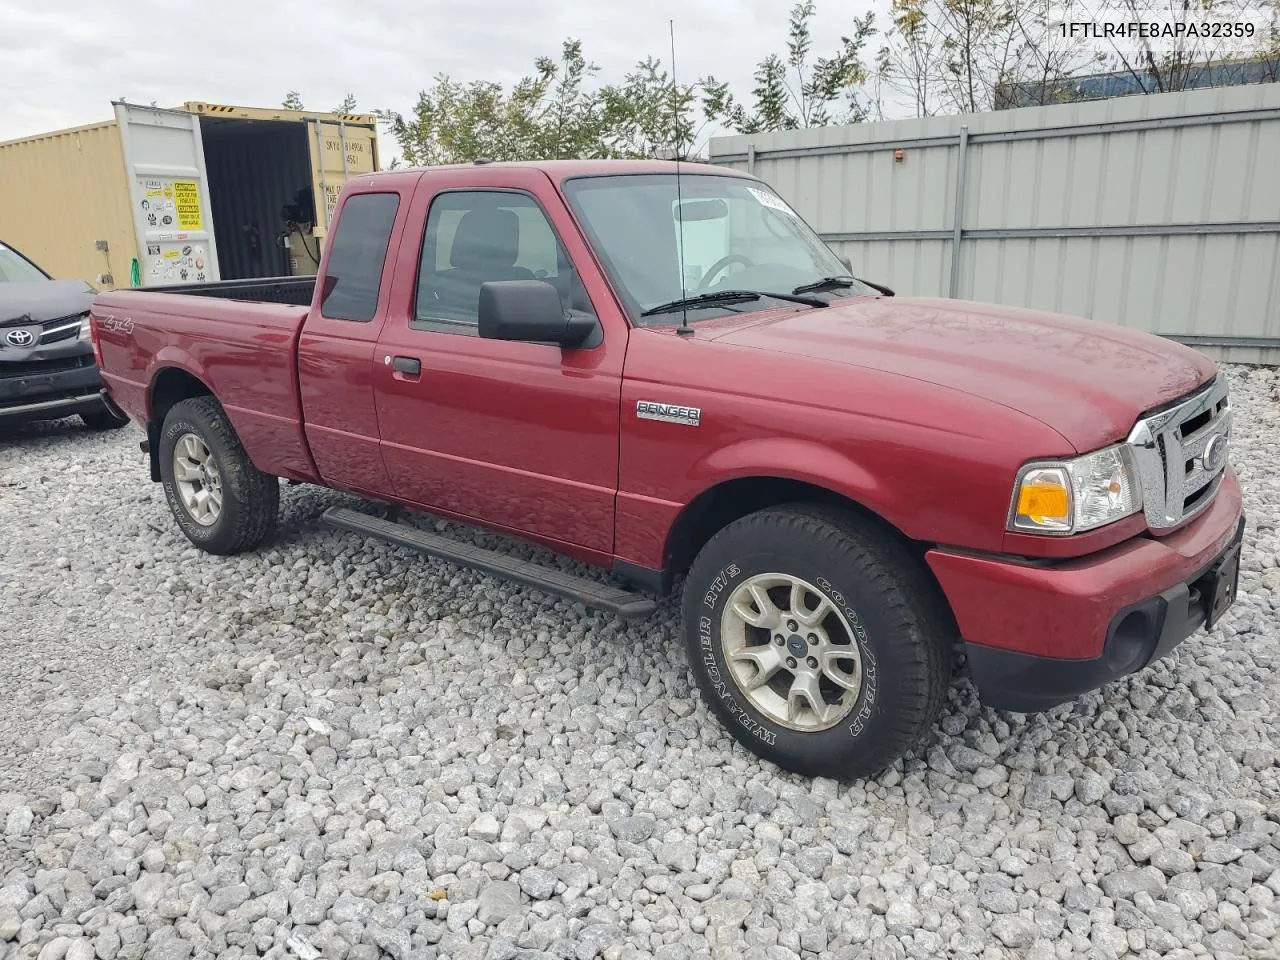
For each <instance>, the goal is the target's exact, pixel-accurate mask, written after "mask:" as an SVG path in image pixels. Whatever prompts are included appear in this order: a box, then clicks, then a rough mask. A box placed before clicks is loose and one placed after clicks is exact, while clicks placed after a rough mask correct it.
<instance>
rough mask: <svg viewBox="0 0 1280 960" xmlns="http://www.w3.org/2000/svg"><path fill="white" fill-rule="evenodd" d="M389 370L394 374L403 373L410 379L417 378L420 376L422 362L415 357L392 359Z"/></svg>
mask: <svg viewBox="0 0 1280 960" xmlns="http://www.w3.org/2000/svg"><path fill="white" fill-rule="evenodd" d="M391 368H392V369H393V370H395V372H396V373H403V374H405V375H407V376H410V377H419V376H421V375H422V361H421V360H419V359H418V358H417V357H393V358H392V360H391Z"/></svg>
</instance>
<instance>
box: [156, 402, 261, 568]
mask: <svg viewBox="0 0 1280 960" xmlns="http://www.w3.org/2000/svg"><path fill="white" fill-rule="evenodd" d="M160 478H161V480H162V481H163V485H164V492H165V497H166V499H167V500H168V501H169V509H170V510H171V511H172V512H173V516H174V519H175V520H177V521H178V526H179V527H180V528H181V529H182V532H183V533H184V534H185V535H186V537H187V539H188V540H190V541H191V542H192V543H194V544H195V545H196V546H197V547H199V548H200V549H202V550H205V551H207V552H209V553H217V554H232V553H242V552H244V551H246V550H252V549H253V548H254V547H256V546H258V545H259V544H260V543H262V541H263V540H265V539H266V538H267V537H269V536H270V535H271V533H272V532H273V531H274V530H275V525H276V518H277V516H278V514H279V510H280V485H279V482H278V481H277V480H276V478H275V477H273V476H271V475H270V474H266V473H263V472H262V471H261V470H259V469H258V468H257V467H255V466H254V465H253V463H252V461H250V460H249V456H248V454H246V453H245V451H244V447H243V446H241V444H240V439H239V437H237V436H236V433H235V430H234V428H233V427H232V426H231V422H230V421H229V420H228V419H227V415H226V414H225V413H224V412H223V410H222V407H221V405H220V404H219V403H218V402H217V401H216V400H214V399H213V398H212V397H195V398H192V399H189V400H183V401H181V402H180V403H176V404H174V406H173V409H171V410H170V411H169V413H168V415H167V416H166V417H165V418H164V426H163V427H162V428H161V431H160Z"/></svg>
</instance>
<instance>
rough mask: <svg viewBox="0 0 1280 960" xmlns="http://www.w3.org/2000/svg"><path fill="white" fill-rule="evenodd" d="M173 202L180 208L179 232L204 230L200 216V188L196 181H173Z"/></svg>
mask: <svg viewBox="0 0 1280 960" xmlns="http://www.w3.org/2000/svg"><path fill="white" fill-rule="evenodd" d="M173 201H174V205H175V206H176V207H177V208H178V229H179V230H201V229H203V226H202V222H201V216H200V188H199V186H198V185H197V184H196V182H195V181H194V180H175V181H173Z"/></svg>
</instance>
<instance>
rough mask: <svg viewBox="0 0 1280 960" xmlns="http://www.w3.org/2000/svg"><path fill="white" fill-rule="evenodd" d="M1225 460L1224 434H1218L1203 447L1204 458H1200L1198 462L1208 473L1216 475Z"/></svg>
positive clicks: (1225, 445)
mask: <svg viewBox="0 0 1280 960" xmlns="http://www.w3.org/2000/svg"><path fill="white" fill-rule="evenodd" d="M1226 459H1227V438H1226V435H1225V434H1221V433H1220V434H1218V435H1217V436H1216V437H1214V438H1213V439H1211V440H1210V441H1209V442H1208V444H1206V445H1205V448H1204V456H1202V457H1201V458H1200V462H1201V464H1203V466H1204V468H1205V470H1207V471H1208V472H1209V473H1216V472H1217V471H1218V469H1219V468H1220V467H1221V466H1222V463H1223V461H1224V460H1226Z"/></svg>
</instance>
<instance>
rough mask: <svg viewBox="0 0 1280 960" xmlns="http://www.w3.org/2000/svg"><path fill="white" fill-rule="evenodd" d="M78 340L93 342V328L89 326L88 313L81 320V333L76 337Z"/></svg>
mask: <svg viewBox="0 0 1280 960" xmlns="http://www.w3.org/2000/svg"><path fill="white" fill-rule="evenodd" d="M76 339H77V340H92V339H93V328H92V327H90V326H89V315H88V314H87V313H86V314H85V315H84V316H83V317H81V318H80V333H79V334H78V335H77V336H76Z"/></svg>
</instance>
